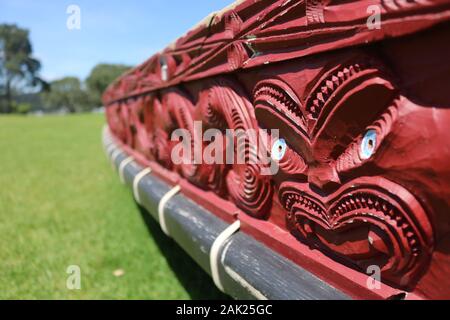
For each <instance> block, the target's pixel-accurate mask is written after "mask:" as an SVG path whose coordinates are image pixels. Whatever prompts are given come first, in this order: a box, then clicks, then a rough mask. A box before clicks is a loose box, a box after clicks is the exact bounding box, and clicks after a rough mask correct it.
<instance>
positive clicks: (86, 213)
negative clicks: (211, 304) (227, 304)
mask: <svg viewBox="0 0 450 320" xmlns="http://www.w3.org/2000/svg"><path fill="white" fill-rule="evenodd" d="M103 123H104V118H103V116H102V115H75V116H45V117H15V116H7V117H5V116H2V117H0V186H1V191H0V244H1V247H0V299H16V298H19V299H36V298H37V299H72V298H75V299H78V298H82V299H116V298H138V299H140V298H144V299H180V298H181V299H184V298H218V297H223V296H221V295H220V294H219V293H218V291H217V290H216V289H215V288H214V286H213V285H212V282H211V280H210V279H209V277H207V276H206V274H205V273H203V271H201V270H200V268H199V267H198V266H197V265H196V264H195V263H194V262H193V261H192V260H191V259H190V258H189V257H187V256H186V255H185V254H184V252H182V251H181V250H180V249H179V247H178V246H176V245H175V244H174V243H173V242H172V241H171V240H168V239H166V238H165V237H164V236H163V235H162V234H161V232H160V231H159V229H158V228H156V227H154V228H151V229H152V230H151V231H152V232H151V233H150V234H149V232H148V228H147V226H146V225H145V223H144V221H143V219H142V216H141V213H140V210H139V208H138V207H137V206H136V204H135V202H134V200H133V197H132V195H131V193H130V191H129V190H128V189H127V188H126V187H125V186H123V185H121V184H120V182H119V179H118V177H117V175H116V174H115V173H114V172H113V171H112V169H111V166H110V164H109V163H108V161H107V160H106V157H105V155H104V153H103V150H102V146H101V142H100V133H101V128H102V125H103ZM69 265H78V266H80V268H81V286H82V288H81V290H68V289H67V288H66V279H67V276H68V274H67V273H66V269H67V267H68V266H69ZM117 269H123V270H124V272H125V273H124V275H122V276H120V277H116V276H114V275H113V272H114V271H115V270H117ZM180 271H183V272H180Z"/></svg>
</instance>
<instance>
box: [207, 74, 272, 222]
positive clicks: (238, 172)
mask: <svg viewBox="0 0 450 320" xmlns="http://www.w3.org/2000/svg"><path fill="white" fill-rule="evenodd" d="M205 90H206V92H205V93H204V94H203V95H202V101H200V107H201V111H202V115H203V119H204V122H205V124H206V126H207V127H210V128H217V129H220V130H222V131H223V132H225V129H234V130H235V133H238V132H246V131H247V130H250V129H253V130H255V132H256V133H258V131H257V129H258V126H257V123H256V119H255V116H254V112H253V107H252V105H251V103H250V102H249V101H248V100H247V99H246V98H245V95H244V93H243V92H242V90H241V89H240V88H238V87H237V86H236V85H235V84H234V83H232V82H231V81H228V80H225V79H220V80H216V81H214V82H212V83H210V84H209V86H208V88H207V89H205ZM241 130H242V131H241ZM245 137H246V141H245V143H244V144H243V143H237V141H235V143H234V155H235V159H234V160H235V161H233V165H231V169H230V170H229V171H228V173H227V175H226V185H227V190H228V192H229V194H230V197H231V198H232V199H233V201H234V203H235V204H236V205H237V206H238V207H239V208H241V209H243V210H244V211H245V212H246V213H248V214H250V215H252V216H255V217H258V218H264V217H266V216H267V215H268V213H269V209H270V206H271V200H272V192H273V191H272V188H273V187H272V183H271V179H270V177H269V176H266V175H262V169H263V168H264V164H263V161H262V160H263V158H262V157H263V156H264V155H265V154H266V153H267V151H266V150H265V148H264V147H263V146H262V145H263V144H262V143H260V147H262V148H254V147H255V146H257V145H258V141H257V140H258V139H257V137H255V136H252V135H246V136H245ZM226 143H227V141H225V143H224V146H226ZM228 143H230V141H228ZM238 146H239V147H240V148H238ZM261 149H263V150H261ZM237 157H241V159H245V163H243V164H238V163H237Z"/></svg>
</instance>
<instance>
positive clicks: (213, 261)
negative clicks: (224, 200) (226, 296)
mask: <svg viewBox="0 0 450 320" xmlns="http://www.w3.org/2000/svg"><path fill="white" fill-rule="evenodd" d="M240 227H241V222H240V221H239V220H236V221H235V222H233V223H232V224H230V225H229V226H228V227H227V228H226V229H225V230H223V231H222V233H221V234H219V236H218V237H217V238H216V240H214V243H213V245H212V246H211V251H210V252H209V263H210V266H211V277H212V278H213V280H214V283H215V285H216V286H217V288H219V289H220V291H222V292H225V291H224V288H223V285H222V281H221V280H220V275H219V253H220V249H221V248H222V246H223V244H224V243H225V241H227V240H228V238H230V237H231V236H232V235H233V234H234V233H235V232H236V231H238V230H239V228H240Z"/></svg>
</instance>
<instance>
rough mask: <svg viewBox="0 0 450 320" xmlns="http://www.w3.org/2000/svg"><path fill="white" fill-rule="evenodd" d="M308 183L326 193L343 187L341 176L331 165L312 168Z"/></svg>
mask: <svg viewBox="0 0 450 320" xmlns="http://www.w3.org/2000/svg"><path fill="white" fill-rule="evenodd" d="M308 182H309V183H310V184H312V185H314V186H316V187H317V188H319V189H322V190H324V191H331V190H333V189H336V188H338V187H339V186H340V185H341V180H340V179H339V175H338V173H337V172H336V169H335V168H334V167H332V166H331V165H320V166H317V167H312V168H310V169H309V173H308Z"/></svg>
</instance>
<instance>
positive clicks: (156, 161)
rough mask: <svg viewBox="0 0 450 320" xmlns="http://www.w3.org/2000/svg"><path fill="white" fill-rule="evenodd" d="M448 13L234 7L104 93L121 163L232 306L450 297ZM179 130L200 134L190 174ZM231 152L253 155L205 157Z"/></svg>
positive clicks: (387, 7)
mask: <svg viewBox="0 0 450 320" xmlns="http://www.w3.org/2000/svg"><path fill="white" fill-rule="evenodd" d="M449 19H450V1H444V0H417V1H414V0H408V1H401V0H391V1H389V0H361V1H350V0H349V1H337V0H336V1H333V0H322V1H320V0H315V1H300V0H282V1H265V0H260V1H250V0H248V1H238V2H236V3H234V4H233V5H232V6H230V7H228V8H225V9H224V10H222V11H220V12H217V13H214V14H212V15H210V16H209V17H208V18H207V19H205V20H204V21H203V22H201V23H200V24H199V25H197V26H196V27H194V28H193V29H192V30H191V31H189V32H188V33H187V34H186V35H185V36H183V37H181V38H179V39H178V40H177V41H176V42H175V43H173V44H172V45H170V46H168V47H167V48H166V49H165V50H163V51H162V52H160V53H157V54H155V55H154V56H152V57H151V58H150V59H149V60H147V61H146V62H144V63H143V64H141V65H139V66H138V67H136V68H134V69H132V70H131V71H130V72H128V73H126V74H124V75H123V76H121V77H120V78H119V79H117V80H116V81H115V82H114V83H112V84H111V85H110V86H109V88H108V89H107V90H106V92H105V93H104V96H103V101H104V104H105V106H106V117H107V122H108V129H106V131H105V133H104V144H105V147H106V148H107V151H108V155H109V156H110V157H111V159H112V161H113V163H114V164H115V167H117V169H118V171H119V174H120V175H121V177H122V179H123V180H124V182H126V183H128V184H129V185H130V187H132V188H133V190H134V193H135V196H136V198H137V200H138V201H139V202H140V203H141V204H142V205H143V206H144V207H145V208H147V209H148V210H149V211H150V213H152V214H153V215H154V216H155V219H157V220H158V221H159V222H160V224H161V227H162V228H163V230H164V231H165V232H166V233H167V234H168V235H169V236H171V237H173V238H174V239H175V240H176V241H177V242H178V243H179V244H180V245H181V246H182V247H183V248H184V249H185V250H186V251H187V252H188V253H189V254H190V255H191V256H192V257H193V258H194V259H195V260H196V261H197V262H198V263H199V265H200V266H202V267H203V268H204V269H205V270H206V271H207V272H209V273H210V274H211V275H212V277H213V280H214V281H215V283H216V284H217V285H218V287H219V288H220V289H223V290H224V291H225V292H228V293H230V294H231V295H233V296H235V297H243V298H248V297H254V298H260V299H263V298H272V299H298V298H304V299H313V298H319V299H344V298H357V299H364V298H381V299H387V298H405V297H406V298H411V299H412V298H414V299H440V298H447V299H448V298H450V280H449V279H450V277H449V273H450V210H449V209H450V144H449V143H448V141H450V125H449V124H450V90H449V88H450V77H449V74H450V72H449V71H450V63H449V62H448V57H449V56H450V42H449V41H447V40H448V39H449V36H450V22H449ZM199 125H200V127H199ZM179 129H182V130H184V131H183V132H187V133H188V134H190V136H191V137H194V138H193V139H194V140H195V138H199V140H198V141H197V142H195V143H191V142H189V143H188V149H189V150H188V151H192V153H191V152H189V155H188V156H186V155H185V154H184V155H183V156H182V158H183V159H182V160H183V161H181V162H180V161H175V160H174V151H175V150H176V148H177V146H179V144H180V141H179V140H178V139H174V132H177V130H179ZM197 129H198V130H197ZM199 130H200V131H199ZM208 130H213V131H211V132H214V139H211V137H210V139H205V135H206V133H207V131H208ZM214 130H215V131H214ZM229 130H235V131H239V130H242V131H245V132H246V131H251V130H254V131H255V132H258V134H257V135H256V136H253V137H252V136H246V137H245V142H244V143H243V144H242V146H243V147H242V148H237V147H236V146H234V144H233V143H232V142H234V141H235V140H234V139H235V137H232V138H231V139H230V138H229V137H228V136H227V135H226V134H225V133H226V132H228V131H229ZM260 132H262V134H259V133H260ZM275 132H276V134H275ZM216 133H222V134H223V135H222V136H220V135H215V134H216ZM177 137H178V136H177ZM178 138H179V137H178ZM201 138H203V139H201ZM261 141H262V142H261ZM219 142H220V143H219ZM230 143H231V145H232V146H231V148H232V150H234V151H236V153H237V154H239V153H240V152H241V153H242V154H243V155H244V157H243V158H244V160H245V161H243V162H240V163H239V161H236V154H235V155H233V157H232V158H231V161H229V162H228V161H222V162H220V161H217V162H213V163H210V162H206V161H202V159H199V161H197V160H198V159H196V158H195V157H196V155H197V154H198V153H199V152H200V157H201V156H202V155H203V154H204V153H202V152H204V151H205V150H208V148H209V149H212V148H211V147H212V145H214V148H215V149H214V150H215V152H214V155H217V150H219V149H220V148H222V149H223V150H224V151H226V150H225V149H227V150H228V149H229V146H230ZM218 146H219V147H218ZM255 146H257V148H255ZM197 147H199V149H197ZM217 148H219V149H217ZM222 149H220V151H221V150H222ZM238 149H239V150H238ZM255 150H256V151H255ZM184 151H186V150H184ZM265 157H268V158H269V161H268V162H267V161H263V159H264V158H265ZM216 159H217V158H216ZM184 160H189V161H184ZM227 160H228V158H227ZM250 160H252V161H250ZM272 165H275V166H276V168H277V170H276V171H270V173H271V174H267V172H268V171H267V170H266V169H268V168H269V167H270V168H272ZM236 221H237V222H236Z"/></svg>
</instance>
